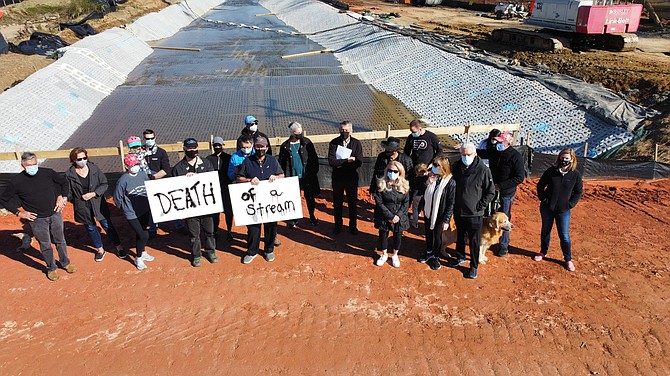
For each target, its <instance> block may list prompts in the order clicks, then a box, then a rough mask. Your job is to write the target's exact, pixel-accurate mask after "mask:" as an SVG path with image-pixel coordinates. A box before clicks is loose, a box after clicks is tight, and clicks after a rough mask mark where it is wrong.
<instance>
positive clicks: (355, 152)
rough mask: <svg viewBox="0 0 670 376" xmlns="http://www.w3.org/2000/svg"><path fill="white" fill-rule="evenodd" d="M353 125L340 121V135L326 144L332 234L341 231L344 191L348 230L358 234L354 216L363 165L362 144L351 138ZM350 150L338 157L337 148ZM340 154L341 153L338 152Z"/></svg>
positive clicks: (356, 209) (355, 215)
mask: <svg viewBox="0 0 670 376" xmlns="http://www.w3.org/2000/svg"><path fill="white" fill-rule="evenodd" d="M352 132H353V126H352V124H351V122H350V121H343V122H341V123H340V136H339V137H336V138H334V139H333V140H331V141H330V144H329V145H328V164H329V165H330V166H331V167H332V168H333V172H332V177H331V181H332V185H333V207H334V212H335V215H334V217H335V228H334V229H333V233H334V234H339V233H340V232H342V211H343V200H344V193H345V192H346V194H347V204H348V207H349V232H351V234H353V235H356V234H358V227H357V226H356V218H357V216H358V168H359V167H361V166H362V165H363V145H362V144H361V142H360V141H358V140H357V139H355V138H353V137H352V136H351V133H352ZM339 147H342V148H344V149H349V150H351V155H350V156H349V157H347V158H338V152H337V150H338V148H339ZM340 156H341V154H340Z"/></svg>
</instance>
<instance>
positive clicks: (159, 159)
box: [142, 129, 185, 239]
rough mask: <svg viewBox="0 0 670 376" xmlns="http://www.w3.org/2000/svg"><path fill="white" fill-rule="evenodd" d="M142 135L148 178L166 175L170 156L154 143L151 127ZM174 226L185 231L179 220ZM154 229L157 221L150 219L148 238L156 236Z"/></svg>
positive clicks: (153, 133) (159, 177)
mask: <svg viewBox="0 0 670 376" xmlns="http://www.w3.org/2000/svg"><path fill="white" fill-rule="evenodd" d="M142 136H143V137H144V159H145V160H146V162H147V167H148V168H149V171H148V172H147V173H148V174H149V178H151V180H155V179H161V178H164V177H166V176H167V175H168V173H169V172H170V158H169V157H168V154H167V152H166V151H165V149H163V148H161V147H160V146H158V145H156V132H154V131H153V130H151V129H145V130H144V132H142ZM175 227H176V229H177V230H178V231H179V230H182V231H185V229H184V224H183V223H182V222H181V221H176V222H175ZM156 230H158V223H155V222H154V221H153V220H151V222H149V238H150V239H151V238H153V237H154V236H156Z"/></svg>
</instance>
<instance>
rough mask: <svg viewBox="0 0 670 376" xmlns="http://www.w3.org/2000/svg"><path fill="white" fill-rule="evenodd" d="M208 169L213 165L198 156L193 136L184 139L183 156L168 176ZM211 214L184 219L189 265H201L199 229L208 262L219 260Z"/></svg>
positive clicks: (211, 169) (185, 174) (189, 174)
mask: <svg viewBox="0 0 670 376" xmlns="http://www.w3.org/2000/svg"><path fill="white" fill-rule="evenodd" d="M210 171H214V167H212V165H211V164H210V163H209V161H208V160H207V159H202V158H200V157H198V141H196V139H195V138H187V139H186V140H184V158H183V159H182V160H181V161H179V162H177V164H175V165H174V167H172V172H171V174H170V176H193V175H195V174H199V173H203V172H210ZM216 215H218V214H216ZM213 216H214V215H213V214H206V215H201V216H199V217H191V218H186V219H185V221H186V227H187V228H188V238H189V240H190V241H191V254H192V255H193V260H192V261H191V265H193V266H195V267H198V266H200V265H202V250H201V247H202V244H201V242H200V230H201V229H202V231H204V232H205V252H206V253H207V258H209V262H211V263H215V262H219V258H218V257H217V256H216V240H215V239H214V218H213Z"/></svg>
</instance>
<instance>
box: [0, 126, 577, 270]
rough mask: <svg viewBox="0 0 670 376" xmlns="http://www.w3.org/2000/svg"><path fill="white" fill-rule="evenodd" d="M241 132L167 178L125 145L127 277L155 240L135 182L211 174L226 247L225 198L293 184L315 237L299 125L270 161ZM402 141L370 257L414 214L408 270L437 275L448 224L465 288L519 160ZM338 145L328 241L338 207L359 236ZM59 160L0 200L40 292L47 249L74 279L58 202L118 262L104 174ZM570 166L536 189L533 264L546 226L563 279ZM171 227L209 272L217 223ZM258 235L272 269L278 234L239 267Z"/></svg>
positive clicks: (349, 153)
mask: <svg viewBox="0 0 670 376" xmlns="http://www.w3.org/2000/svg"><path fill="white" fill-rule="evenodd" d="M244 122H245V126H244V128H243V129H242V132H241V134H240V136H239V138H238V139H237V142H236V151H235V152H234V153H233V154H232V155H231V154H228V153H226V152H225V151H224V146H225V145H224V141H223V139H222V138H221V137H214V139H213V142H212V149H213V153H212V154H211V155H208V156H206V157H204V158H203V157H201V156H200V155H199V146H198V142H197V140H196V139H194V138H187V139H186V140H184V142H183V152H184V157H183V158H182V159H181V160H180V161H179V162H177V163H176V164H175V165H174V166H170V161H169V158H168V155H167V152H166V151H165V150H164V149H162V148H160V147H159V146H158V145H157V143H156V134H155V132H154V131H153V130H150V129H147V130H145V131H144V132H143V140H142V139H140V138H139V137H136V136H132V137H129V138H128V139H127V146H128V150H129V151H128V154H126V155H125V157H124V165H125V167H126V172H125V173H124V174H123V175H122V176H121V177H120V178H119V180H118V182H117V184H116V187H115V189H114V194H113V199H114V203H115V204H116V206H117V207H118V208H119V209H120V210H121V211H122V212H123V214H124V216H125V218H126V220H127V222H128V225H129V227H130V228H131V229H132V230H133V232H134V233H135V265H136V267H137V268H138V269H139V270H142V269H145V268H146V267H147V265H146V262H151V261H153V260H154V257H153V256H151V255H149V253H148V252H147V251H146V249H145V248H146V245H147V242H148V241H149V239H150V238H151V237H152V236H155V234H156V231H157V228H158V225H157V224H156V223H154V222H153V220H152V218H151V211H150V207H149V201H148V197H147V192H146V187H145V182H146V181H149V180H156V179H163V178H166V177H174V176H192V175H194V174H199V173H204V172H211V171H218V175H219V182H220V184H221V192H222V196H223V197H222V201H223V207H224V217H225V221H226V225H227V239H228V240H232V239H233V235H232V232H231V229H232V225H233V211H232V203H231V198H230V193H229V191H228V186H229V185H230V184H234V183H246V182H248V183H251V184H252V185H253V184H259V182H260V181H268V182H270V183H272V182H274V181H275V180H277V179H281V178H283V177H293V176H295V177H298V179H299V183H300V189H301V190H302V191H303V195H304V198H305V201H306V204H307V208H308V213H309V222H310V224H311V225H312V226H317V225H319V220H318V219H317V218H316V215H315V208H316V203H315V197H317V196H318V195H319V194H320V192H321V188H320V185H319V179H318V172H319V163H318V156H317V153H316V150H315V147H314V144H312V142H311V141H310V140H309V139H308V138H307V137H305V136H304V134H303V127H302V125H301V124H299V123H297V122H292V123H290V124H289V125H288V136H289V137H288V138H287V140H286V141H285V142H284V143H282V144H281V146H280V148H279V154H278V156H276V157H275V156H274V155H273V154H272V148H271V145H270V143H269V138H268V137H267V136H266V135H265V134H264V133H262V132H261V131H259V130H258V120H257V119H256V118H255V117H253V116H247V117H246V118H245V120H244ZM409 130H410V134H409V135H408V136H407V139H406V141H405V145H404V149H403V148H402V147H401V140H400V139H398V138H395V137H389V138H388V139H387V140H384V141H382V143H381V144H382V147H383V148H384V151H383V152H382V153H380V154H379V155H378V156H377V159H376V162H375V165H374V175H373V177H372V180H371V182H370V185H369V194H370V197H371V198H372V199H373V200H374V202H375V210H374V226H375V228H376V229H378V231H379V232H378V236H379V237H378V246H377V249H378V251H379V252H380V255H379V257H378V258H377V259H376V260H375V264H376V265H377V266H382V265H384V264H385V263H386V262H387V260H388V259H389V250H390V251H391V252H390V253H391V256H390V258H391V265H392V266H394V267H399V266H400V259H399V256H398V253H399V251H400V249H401V244H402V237H403V232H404V231H407V230H408V229H409V228H410V226H412V227H414V228H418V227H419V217H420V215H421V213H423V216H422V217H423V219H424V229H425V250H424V251H423V253H422V255H421V257H420V259H419V261H421V262H423V263H427V264H428V265H429V267H430V268H431V269H433V270H437V269H440V267H441V262H440V251H441V249H442V232H443V231H444V230H446V229H447V228H448V227H449V223H450V221H451V219H452V217H453V220H454V222H455V224H456V229H457V241H456V257H454V258H450V259H448V260H447V264H448V265H449V266H451V267H457V266H459V265H462V264H464V263H466V262H467V261H466V254H465V244H466V239H467V241H468V243H469V248H470V255H471V260H470V265H469V266H470V268H469V272H468V273H467V277H468V278H477V274H478V265H479V260H478V258H479V244H480V236H481V227H482V222H483V217H484V216H485V215H491V213H492V212H494V211H502V212H505V214H507V216H508V217H509V218H511V214H512V213H511V208H512V205H513V203H514V195H515V193H516V187H517V186H518V185H519V184H521V182H523V180H524V178H525V168H524V162H523V159H522V157H521V155H520V154H519V153H518V152H517V151H516V150H515V149H514V148H513V147H511V146H512V144H513V136H512V134H510V133H507V132H500V131H498V130H492V131H491V133H490V134H489V137H488V138H487V139H485V140H483V141H482V143H480V144H479V146H477V147H476V146H475V145H474V144H472V143H469V142H467V143H464V144H462V145H460V146H459V147H458V149H459V151H460V159H459V160H457V161H455V162H454V163H451V162H450V161H449V159H448V158H447V157H446V156H444V155H443V150H442V146H441V145H440V141H439V139H438V137H437V136H436V135H435V134H434V133H432V132H430V131H429V130H427V129H425V124H424V123H423V122H422V121H420V120H414V121H412V122H411V123H410V126H409ZM339 133H340V135H339V136H338V137H336V138H334V139H333V140H332V141H331V142H330V144H329V148H328V163H329V165H330V166H331V167H332V176H331V178H332V189H333V204H334V228H333V234H335V235H336V234H339V233H341V232H342V229H343V226H344V223H343V211H344V210H343V208H344V197H345V196H346V198H347V204H348V205H347V206H348V215H349V223H348V229H349V232H350V233H351V234H353V235H356V234H358V233H359V230H358V227H357V218H358V212H357V208H358V186H359V183H360V177H359V174H358V169H359V168H360V167H361V166H362V164H363V146H362V144H361V142H360V141H359V140H357V139H356V138H354V137H353V135H352V134H353V126H352V123H351V122H348V121H343V122H341V123H340V124H339ZM69 157H70V162H71V167H70V168H69V169H68V170H67V171H66V172H65V175H64V176H63V175H61V174H59V173H57V172H55V171H54V170H52V169H49V168H42V167H38V161H37V156H36V155H35V154H34V153H31V152H26V153H23V155H22V157H21V165H22V167H23V170H24V171H23V172H21V173H19V174H17V175H16V176H14V177H13V178H12V179H11V180H10V181H9V183H8V186H7V189H6V190H5V192H4V194H3V195H2V196H1V197H0V206H3V207H5V208H7V209H8V210H10V211H11V212H12V213H15V214H16V215H17V216H18V217H19V218H21V219H23V220H26V221H27V222H28V223H29V224H30V227H31V228H32V232H33V235H34V236H35V238H36V239H37V241H38V242H39V246H40V252H41V253H42V256H43V258H44V260H45V262H46V264H47V277H48V278H49V279H50V280H57V279H58V274H57V272H56V270H57V264H56V261H55V259H54V255H53V249H52V246H51V244H52V242H53V243H54V244H55V245H56V249H57V251H58V256H59V260H60V266H61V267H62V268H64V269H65V270H66V271H67V272H68V273H74V272H75V271H76V268H75V267H74V266H73V265H72V264H71V263H70V260H69V259H68V255H67V246H66V242H65V237H64V235H63V219H62V215H61V212H62V210H63V208H64V207H65V205H66V203H67V202H68V201H70V202H72V203H73V206H74V220H75V222H77V223H81V224H83V225H84V226H85V227H86V230H87V233H88V235H89V237H90V240H91V243H92V245H93V247H94V248H95V250H96V252H95V261H98V262H99V261H102V260H103V259H104V257H105V255H106V251H105V249H104V247H103V241H102V238H101V234H100V231H99V228H98V224H99V225H100V227H101V228H102V229H103V230H105V233H106V234H107V236H108V237H109V240H110V241H111V242H112V243H113V245H114V247H115V249H116V252H117V255H118V257H120V258H126V257H128V252H127V251H126V249H125V248H124V247H123V245H122V243H121V239H120V237H119V234H118V232H117V230H116V228H115V227H114V224H113V223H112V220H111V217H110V209H109V207H108V204H107V201H106V200H105V192H106V191H107V190H108V188H109V185H108V182H107V178H106V177H105V174H104V173H102V171H101V170H100V169H99V168H98V167H97V166H96V165H95V164H94V163H93V162H92V161H90V160H89V159H88V152H87V150H86V149H84V148H74V149H73V150H72V151H71V152H70V155H69ZM576 166H577V160H576V158H575V154H574V151H573V150H572V149H565V150H563V151H561V152H560V153H559V155H558V157H557V161H556V166H553V167H551V168H549V169H548V170H547V171H546V172H545V173H544V174H543V175H542V178H541V179H540V181H539V182H538V184H537V193H538V197H539V198H540V201H541V204H540V213H541V216H542V233H541V249H540V252H538V253H537V255H535V256H534V258H533V259H534V260H535V261H541V260H542V259H543V258H544V257H545V256H546V254H547V251H548V249H549V241H550V233H551V230H552V227H553V222H554V221H555V222H556V224H557V227H558V230H559V231H558V234H559V238H560V240H561V249H562V251H563V255H564V259H565V262H566V268H567V269H568V270H571V271H574V269H575V267H574V263H573V262H572V258H571V246H570V237H569V233H568V228H569V222H570V209H571V208H573V207H574V206H575V205H576V203H577V201H579V199H580V197H581V193H582V181H581V175H580V174H579V172H578V171H577V169H576ZM410 207H411V214H410ZM173 225H174V227H175V229H176V230H177V231H180V232H185V233H188V236H189V239H190V246H191V250H190V251H191V256H192V257H191V264H192V265H193V266H194V267H198V266H201V265H202V258H203V256H204V257H206V259H207V260H209V262H211V263H216V262H218V261H219V260H218V257H217V255H216V249H215V248H216V237H217V235H218V231H219V213H215V214H210V215H202V216H198V217H192V218H184V219H182V220H178V221H175V222H174V224H173ZM297 225H298V220H289V221H287V227H289V228H291V227H295V226H297ZM262 229H263V232H264V234H263V237H264V247H263V255H264V257H265V259H266V260H267V261H273V260H274V259H275V254H274V248H275V247H276V246H278V245H280V244H281V242H279V240H278V239H277V223H276V222H269V223H263V224H262V225H261V224H253V225H248V226H247V237H246V241H247V251H246V253H245V254H244V256H243V258H242V262H243V263H244V264H248V263H251V262H252V261H253V260H254V258H255V257H256V256H257V255H258V254H259V253H260V241H261V230H262ZM390 235H391V239H390V240H391V241H389V236H390ZM509 242H510V238H509V233H505V234H504V235H503V237H502V238H501V242H500V250H499V251H498V255H499V256H506V255H507V253H508V249H509Z"/></svg>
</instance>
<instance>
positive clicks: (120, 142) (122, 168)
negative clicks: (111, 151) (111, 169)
mask: <svg viewBox="0 0 670 376" xmlns="http://www.w3.org/2000/svg"><path fill="white" fill-rule="evenodd" d="M125 154H126V153H125V151H124V150H123V140H119V156H120V157H121V172H125V171H126V164H125V163H124V162H123V157H124V155H125Z"/></svg>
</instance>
